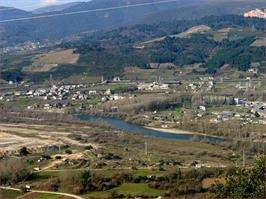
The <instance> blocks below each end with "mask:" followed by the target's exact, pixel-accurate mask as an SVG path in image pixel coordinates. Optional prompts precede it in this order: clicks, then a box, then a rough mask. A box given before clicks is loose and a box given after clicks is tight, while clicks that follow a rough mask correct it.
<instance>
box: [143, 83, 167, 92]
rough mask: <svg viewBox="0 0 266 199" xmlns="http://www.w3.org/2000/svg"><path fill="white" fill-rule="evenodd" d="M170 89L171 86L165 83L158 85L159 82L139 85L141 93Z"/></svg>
mask: <svg viewBox="0 0 266 199" xmlns="http://www.w3.org/2000/svg"><path fill="white" fill-rule="evenodd" d="M168 89H169V84H165V83H162V84H160V83H158V82H153V83H140V84H139V85H138V90H140V91H154V90H168Z"/></svg>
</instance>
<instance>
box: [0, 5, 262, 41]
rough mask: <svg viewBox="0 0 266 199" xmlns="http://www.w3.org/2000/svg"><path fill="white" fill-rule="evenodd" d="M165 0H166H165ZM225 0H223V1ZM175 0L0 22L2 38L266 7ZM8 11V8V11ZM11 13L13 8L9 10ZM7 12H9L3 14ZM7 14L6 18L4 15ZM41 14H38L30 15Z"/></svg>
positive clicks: (35, 37)
mask: <svg viewBox="0 0 266 199" xmlns="http://www.w3.org/2000/svg"><path fill="white" fill-rule="evenodd" d="M158 1H160V2H161V1H163V0H92V1H90V2H83V3H79V4H77V5H74V6H71V7H68V8H65V9H64V10H63V11H57V12H52V13H45V14H41V15H51V14H52V15H53V14H63V13H71V12H77V11H84V10H93V9H104V8H110V7H119V6H125V5H132V4H140V3H141V4H143V3H144V4H145V3H153V2H158ZM165 1H167V0H165ZM224 1H225V0H224ZM224 1H220V0H178V1H176V2H168V3H160V4H149V5H142V6H137V7H130V8H123V9H112V10H98V11H97V12H88V13H81V14H75V15H65V16H57V17H51V18H42V19H33V20H27V21H20V22H8V23H3V24H0V26H1V28H2V29H3V33H2V35H1V38H0V39H1V40H2V41H5V43H6V44H14V43H20V42H25V41H29V40H30V41H42V40H45V39H49V40H57V39H62V38H70V37H72V36H76V35H79V34H81V33H86V32H93V31H96V30H102V29H110V28H116V27H120V26H124V25H132V24H139V23H147V24H148V23H153V22H155V21H156V22H158V21H169V20H173V19H174V20H176V19H180V18H181V19H184V18H185V19H191V18H200V17H203V16H206V15H221V14H222V13H223V12H225V13H236V14H240V13H242V12H243V11H246V10H249V9H252V8H256V7H263V6H264V7H266V2H263V1H262V0H252V1H251V0H242V1H238V0H230V1H229V0H226V2H224ZM10 12H11V11H10ZM12 12H13V11H12ZM12 12H11V13H10V14H9V15H5V16H3V17H2V18H1V17H0V19H1V20H4V19H8V18H20V17H24V16H32V13H28V12H21V13H18V14H20V15H15V16H14V15H12ZM6 14H8V13H6ZM7 16H9V17H7ZM33 16H40V15H36V14H35V15H33Z"/></svg>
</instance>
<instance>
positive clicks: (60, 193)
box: [0, 187, 84, 199]
mask: <svg viewBox="0 0 266 199" xmlns="http://www.w3.org/2000/svg"><path fill="white" fill-rule="evenodd" d="M0 189H4V190H13V191H21V190H20V189H17V188H12V187H0ZM30 193H46V194H54V195H61V196H68V197H72V198H75V199H84V198H82V197H80V196H77V195H74V194H69V193H62V192H53V191H39V190H30Z"/></svg>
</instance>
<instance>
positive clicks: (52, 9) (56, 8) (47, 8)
mask: <svg viewBox="0 0 266 199" xmlns="http://www.w3.org/2000/svg"><path fill="white" fill-rule="evenodd" d="M80 3H82V2H71V3H65V4H59V5H52V6H45V7H41V8H38V9H35V10H33V11H32V13H33V14H43V13H48V12H57V11H63V10H65V9H68V8H71V7H74V6H76V5H78V4H80Z"/></svg>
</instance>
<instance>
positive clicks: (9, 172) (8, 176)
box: [0, 159, 32, 185]
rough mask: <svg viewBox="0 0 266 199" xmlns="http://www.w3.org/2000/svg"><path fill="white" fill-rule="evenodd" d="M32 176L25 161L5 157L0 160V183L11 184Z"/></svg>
mask: <svg viewBox="0 0 266 199" xmlns="http://www.w3.org/2000/svg"><path fill="white" fill-rule="evenodd" d="M31 177H32V174H31V172H30V171H29V170H28V168H27V164H26V162H25V161H22V160H18V159H6V160H1V162H0V184H3V185H4V184H13V183H18V182H22V181H24V180H27V179H29V178H31Z"/></svg>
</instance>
